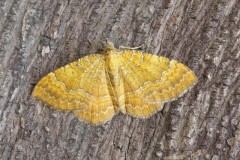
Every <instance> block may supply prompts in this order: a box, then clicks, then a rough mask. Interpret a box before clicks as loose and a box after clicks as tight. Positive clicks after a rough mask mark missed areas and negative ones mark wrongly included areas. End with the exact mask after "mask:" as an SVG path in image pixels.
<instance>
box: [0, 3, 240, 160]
mask: <svg viewBox="0 0 240 160" xmlns="http://www.w3.org/2000/svg"><path fill="white" fill-rule="evenodd" d="M106 39H108V40H110V41H112V42H114V43H115V44H116V45H117V46H118V45H124V46H140V45H142V44H143V45H144V47H143V50H144V51H145V52H150V53H153V54H156V55H161V56H166V57H168V58H170V59H175V60H177V61H179V62H182V63H183V64H186V65H187V66H188V67H189V68H190V69H192V70H193V71H194V72H195V73H196V75H197V76H198V79H199V81H198V83H197V85H195V86H194V87H193V88H192V90H191V91H189V92H188V93H186V94H185V95H184V96H183V97H182V98H180V99H178V100H176V101H173V102H171V103H167V104H165V105H164V109H163V111H161V112H159V113H157V114H156V115H154V116H153V117H151V118H149V119H145V120H144V119H142V120H141V119H140V120H139V119H135V118H132V117H130V116H126V115H123V114H118V115H117V116H115V117H114V118H113V119H112V121H110V122H109V123H107V124H105V125H104V126H98V127H94V126H90V125H88V124H86V123H84V122H80V121H78V119H77V118H76V117H75V116H74V115H72V114H71V113H63V112H59V111H55V110H52V109H50V108H49V107H46V106H45V105H43V104H42V103H40V102H39V101H36V100H34V99H33V98H32V97H31V96H30V95H31V92H32V90H33V87H34V86H35V84H36V83H37V82H38V81H39V80H40V78H41V77H43V76H44V75H46V74H47V73H49V72H50V71H53V70H54V69H57V68H59V67H61V66H63V65H66V64H67V63H69V62H72V61H74V60H77V59H78V58H80V57H82V56H84V55H88V54H90V53H99V48H101V46H102V44H103V42H104V41H105V40H106ZM89 41H91V44H90V43H89ZM239 73H240V1H239V0H202V1H200V0H155V1H154V0H141V1H140V0H139V1H138V0H120V1H116V0H106V1H87V0H82V1H78V0H68V1H67V0H65V1H58V0H44V1H41V0H38V1H37V0H31V1H29V0H1V1H0V157H1V159H137V160H138V159H214V160H217V159H234V160H235V159H238V157H240V146H239V144H240V106H239V103H240V96H239V95H240V80H239Z"/></svg>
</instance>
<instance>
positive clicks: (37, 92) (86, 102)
mask: <svg viewBox="0 0 240 160" xmlns="http://www.w3.org/2000/svg"><path fill="white" fill-rule="evenodd" d="M196 82H197V76H196V75H195V74H194V72H193V71H192V70H191V69H189V68H188V67H187V66H185V65H184V64H182V63H180V62H177V61H175V60H170V59H168V58H165V57H161V56H157V55H153V54H149V53H145V52H142V51H139V50H133V49H116V48H114V45H113V44H112V43H110V42H109V43H108V44H107V45H106V47H105V49H104V51H103V53H102V54H90V55H87V56H85V57H83V58H81V59H78V60H77V61H74V62H72V63H70V64H67V65H66V66H64V67H61V68H59V69H57V70H55V71H53V72H50V73H49V74H47V75H46V76H45V77H43V78H42V79H41V80H40V81H39V82H38V83H37V85H36V86H35V88H34V90H33V92H32V96H33V97H36V98H37V99H39V100H41V101H43V102H45V103H47V104H48V105H49V106H51V107H52V108H55V109H59V110H63V111H70V112H72V113H74V114H75V115H76V116H77V117H78V118H79V119H80V120H83V121H85V122H88V123H90V124H93V125H99V124H103V123H105V122H106V121H108V120H110V119H111V118H112V117H113V116H114V115H115V114H117V113H118V112H122V113H123V114H128V115H130V116H133V117H137V118H147V117H149V116H151V115H153V114H154V113H156V112H157V111H159V110H161V109H162V108H163V105H164V103H165V102H169V101H172V100H174V99H176V98H177V97H179V96H180V95H182V94H183V93H185V92H186V91H187V90H188V89H189V88H191V87H192V86H193V85H194V84H195V83H196Z"/></svg>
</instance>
